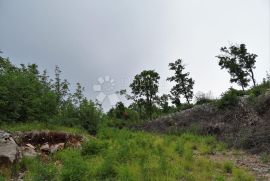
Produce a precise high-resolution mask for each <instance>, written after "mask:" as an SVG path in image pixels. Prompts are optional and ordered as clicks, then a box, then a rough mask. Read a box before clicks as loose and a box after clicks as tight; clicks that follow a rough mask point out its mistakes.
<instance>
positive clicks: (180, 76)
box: [167, 59, 195, 106]
mask: <svg viewBox="0 0 270 181" xmlns="http://www.w3.org/2000/svg"><path fill="white" fill-rule="evenodd" d="M169 67H170V70H173V71H174V75H173V76H171V77H169V78H168V79H167V80H168V81H170V82H175V83H176V85H175V86H173V88H172V89H171V98H172V101H173V103H174V104H175V105H176V106H179V105H180V96H181V95H183V96H184V98H185V99H186V101H187V103H188V104H189V103H190V101H191V99H192V98H193V85H194V83H195V82H194V80H193V79H192V78H190V77H189V72H187V73H183V71H184V70H185V66H184V65H183V61H182V60H181V59H178V60H176V61H175V62H174V63H170V64H169Z"/></svg>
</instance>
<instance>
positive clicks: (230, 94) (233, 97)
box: [217, 88, 245, 109]
mask: <svg viewBox="0 0 270 181" xmlns="http://www.w3.org/2000/svg"><path fill="white" fill-rule="evenodd" d="M243 95H245V92H244V91H240V90H236V89H233V88H230V89H229V90H228V91H227V92H225V93H223V94H222V96H221V98H220V99H219V100H218V101H217V105H218V107H219V108H220V109H223V108H229V107H232V106H236V105H237V103H238V100H239V97H240V96H243Z"/></svg>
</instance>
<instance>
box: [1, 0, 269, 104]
mask: <svg viewBox="0 0 270 181" xmlns="http://www.w3.org/2000/svg"><path fill="white" fill-rule="evenodd" d="M269 12H270V5H269V1H268V0H257V1H254V0H238V1H235V0H226V1H225V0H205V1H200V0H185V1H184V0H182V1H179V0H169V1H168V0H147V1H145V0H136V1H135V0H133V1H128V0H114V1H111V0H91V1H86V0H77V1H72V0H57V1H55V0H47V1H36V0H25V1H6V0H0V23H1V28H0V49H1V50H3V51H4V55H6V56H9V57H10V58H11V59H12V60H13V61H14V62H15V63H16V64H19V63H28V62H32V63H33V62H35V63H37V64H39V65H40V67H41V68H42V69H44V68H47V69H48V70H49V72H51V73H53V68H54V65H60V66H61V67H62V70H63V76H64V77H65V78H67V79H68V80H70V82H71V83H73V84H74V83H75V82H77V81H79V82H81V83H82V84H83V85H84V86H85V87H86V92H87V95H88V96H89V97H90V98H92V99H95V97H96V95H97V93H96V92H94V91H93V89H92V86H93V85H94V84H96V83H97V79H98V78H99V77H100V76H105V75H109V76H111V77H112V78H114V79H115V83H116V87H115V89H116V90H118V89H121V88H126V87H127V86H128V83H129V81H131V80H132V78H133V76H134V75H135V74H137V73H139V72H140V71H142V70H144V69H155V70H156V71H158V72H159V73H160V74H161V77H162V80H161V87H160V90H161V92H162V93H168V92H169V90H170V88H171V84H169V83H168V82H166V81H165V79H166V77H168V76H169V75H170V74H171V73H170V72H169V70H168V63H169V62H172V61H174V60H176V59H178V58H182V59H183V60H184V62H185V63H186V64H187V70H188V71H190V72H191V75H192V76H193V77H194V79H195V80H196V86H195V91H204V92H207V91H209V90H212V91H213V92H214V95H215V96H218V95H219V94H220V93H221V92H223V91H225V90H226V89H227V88H228V87H230V86H231V85H230V84H229V76H228V75H227V73H226V71H221V70H219V67H218V65H217V61H216V58H215V56H216V55H217V54H218V53H219V48H220V47H221V46H224V45H228V44H229V43H230V42H231V43H246V44H247V48H248V50H249V51H251V52H253V53H256V54H258V55H259V57H258V62H257V69H256V71H255V73H256V78H257V79H258V80H262V78H263V77H265V74H266V71H267V70H268V71H269V69H270V68H269V67H270V57H269V50H270V46H269V42H270V37H269V34H270V29H269V26H270V24H269V22H270V17H269V16H270V14H269Z"/></svg>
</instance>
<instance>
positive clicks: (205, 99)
mask: <svg viewBox="0 0 270 181" xmlns="http://www.w3.org/2000/svg"><path fill="white" fill-rule="evenodd" d="M195 99H196V105H201V104H206V103H211V102H214V99H213V98H212V95H211V92H209V93H202V92H199V93H197V94H196V96H195Z"/></svg>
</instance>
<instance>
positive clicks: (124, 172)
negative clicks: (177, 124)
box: [17, 126, 252, 181]
mask: <svg viewBox="0 0 270 181" xmlns="http://www.w3.org/2000/svg"><path fill="white" fill-rule="evenodd" d="M30 127H31V126H30ZM17 130H18V129H17ZM224 149H225V147H224V144H222V143H219V142H218V141H217V140H216V139H215V138H213V137H211V136H198V135H194V134H190V133H184V134H181V135H179V136H176V135H158V134H150V133H144V132H131V131H128V130H125V129H122V130H119V129H115V128H107V127H101V128H100V129H99V131H98V133H97V135H96V138H93V137H88V138H87V141H85V142H84V143H83V144H82V149H81V150H79V149H78V150H76V149H65V150H62V151H59V152H57V153H55V154H53V155H49V156H48V157H36V158H24V159H23V161H22V162H19V163H17V164H18V165H19V166H18V170H17V172H18V171H25V170H26V171H27V172H26V175H25V178H26V180H35V179H37V180H83V181H84V180H85V181H86V180H89V178H91V179H92V180H179V179H181V178H185V180H187V181H188V180H198V181H200V180H202V181H204V180H215V178H225V179H226V180H227V179H229V180H230V179H231V180H233V179H234V180H236V179H238V178H241V179H242V180H241V181H245V180H250V178H251V179H252V177H251V176H250V175H249V174H248V173H246V172H245V171H242V170H239V169H237V168H236V167H235V166H234V165H230V168H229V169H231V170H232V171H231V173H230V172H227V171H226V170H224V168H225V166H224V164H225V163H222V162H220V163H219V162H214V161H212V160H209V159H208V154H212V153H213V152H217V151H224Z"/></svg>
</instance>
